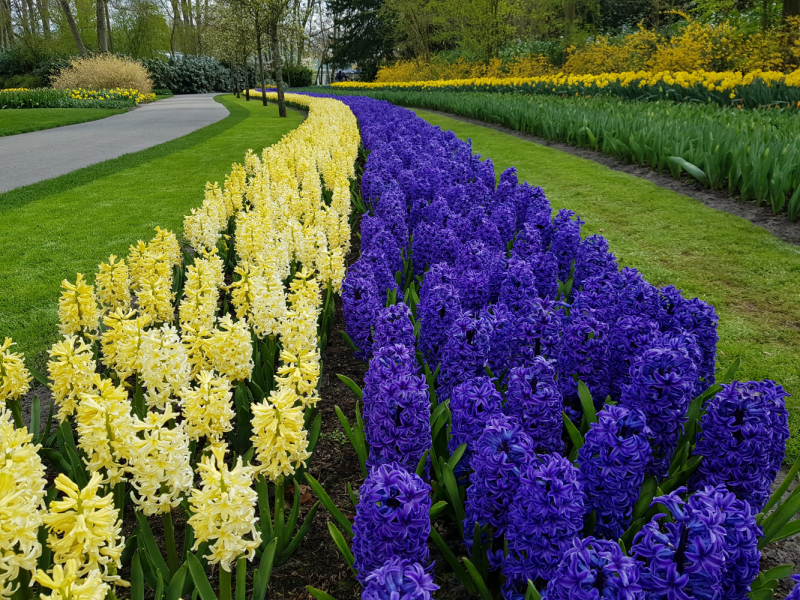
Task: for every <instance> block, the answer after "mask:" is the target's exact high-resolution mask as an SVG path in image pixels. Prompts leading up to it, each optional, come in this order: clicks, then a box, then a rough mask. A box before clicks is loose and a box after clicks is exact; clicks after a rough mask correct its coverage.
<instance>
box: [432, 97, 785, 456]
mask: <svg viewBox="0 0 800 600" xmlns="http://www.w3.org/2000/svg"><path fill="white" fill-rule="evenodd" d="M416 112H417V114H419V115H420V116H421V117H422V118H424V119H425V120H427V121H428V122H430V123H433V124H434V125H439V126H441V127H442V128H443V129H449V130H452V131H453V132H455V133H456V134H457V135H458V136H459V137H460V138H462V139H466V138H471V139H472V142H473V148H474V150H475V152H477V153H479V154H481V155H483V156H485V157H490V158H491V159H492V161H493V162H494V165H495V169H496V171H497V174H498V175H499V174H500V172H502V170H503V169H505V168H507V167H511V166H514V167H516V168H517V170H518V174H519V177H520V179H525V180H527V181H529V182H531V183H533V184H535V185H539V186H541V187H542V188H543V189H544V191H545V193H546V194H547V197H548V198H549V199H550V202H551V203H552V205H553V207H554V208H555V209H559V208H570V209H572V210H574V211H576V212H577V213H578V214H579V215H580V216H581V218H582V219H584V220H585V221H586V225H584V228H583V231H584V233H585V234H593V233H601V234H602V235H604V236H605V237H606V238H607V239H608V241H609V243H610V245H611V249H612V250H613V251H614V252H615V254H616V255H617V257H618V258H619V261H620V264H622V265H623V266H630V267H636V268H637V269H639V270H640V271H641V272H642V273H643V275H644V276H645V277H646V278H647V279H648V280H649V281H650V282H652V283H653V284H654V285H659V286H661V285H666V284H669V283H672V284H674V285H675V286H677V287H678V288H680V289H682V290H683V291H684V293H685V294H686V295H687V296H690V297H694V296H697V297H699V298H701V299H703V300H705V301H706V302H710V303H711V304H713V305H714V306H715V307H716V310H717V313H718V315H719V317H720V325H719V336H720V341H719V346H718V349H719V356H718V358H719V362H718V367H719V368H721V369H726V368H727V367H728V366H729V365H730V364H731V363H732V362H733V361H734V360H735V359H736V358H739V359H740V360H741V367H740V368H739V371H738V373H737V378H738V379H741V380H748V379H773V380H775V381H777V382H779V383H780V384H782V385H783V386H784V388H785V389H786V390H787V391H788V392H789V393H791V394H792V397H791V398H789V399H788V406H789V411H790V427H791V430H792V439H791V440H790V441H789V455H790V456H791V457H792V458H793V457H796V456H797V455H798V453H800V437H799V436H798V433H799V432H800V247H798V246H793V245H791V244H787V243H785V242H782V241H780V240H778V239H777V238H775V237H773V236H772V235H771V234H769V233H768V232H767V231H766V230H764V229H762V228H760V227H756V226H755V225H753V224H751V223H750V222H749V221H746V220H744V219H742V218H739V217H736V216H733V215H730V214H727V213H724V212H721V211H718V210H715V209H712V208H709V207H707V206H705V205H703V204H701V203H700V202H697V201H696V200H693V199H691V198H689V197H687V196H683V195H681V194H678V193H675V192H671V191H669V190H665V189H663V188H660V187H658V186H657V185H655V184H653V183H650V182H649V181H646V180H644V179H640V178H638V177H634V176H631V175H627V174H625V173H621V172H619V171H614V170H612V169H610V168H608V167H605V166H602V165H599V164H597V163H595V162H592V161H590V160H587V159H583V158H578V157H576V156H572V155H569V154H566V153H564V152H561V151H559V150H555V149H553V148H548V147H545V146H540V145H538V144H535V143H533V142H529V141H526V140H522V139H519V138H517V137H514V136H511V135H507V134H505V133H501V132H498V131H495V130H493V129H491V128H488V127H481V126H477V125H471V124H467V123H464V122H461V121H458V120H455V119H451V118H448V117H444V116H440V115H437V114H434V113H430V112H427V111H422V110H417V111H416Z"/></svg>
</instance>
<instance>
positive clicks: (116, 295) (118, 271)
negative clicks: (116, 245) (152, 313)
mask: <svg viewBox="0 0 800 600" xmlns="http://www.w3.org/2000/svg"><path fill="white" fill-rule="evenodd" d="M95 285H97V299H98V300H99V301H100V306H101V307H102V308H103V312H106V313H108V312H111V311H115V310H121V309H128V308H130V306H131V290H130V278H129V277H128V265H126V264H125V261H124V260H123V259H120V260H119V261H117V257H116V256H115V255H113V254H112V255H111V256H109V257H108V262H107V263H100V266H99V270H98V272H97V277H95Z"/></svg>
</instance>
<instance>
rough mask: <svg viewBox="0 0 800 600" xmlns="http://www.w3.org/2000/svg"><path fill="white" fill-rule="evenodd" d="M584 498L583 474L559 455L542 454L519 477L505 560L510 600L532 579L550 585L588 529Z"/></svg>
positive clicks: (505, 591)
mask: <svg viewBox="0 0 800 600" xmlns="http://www.w3.org/2000/svg"><path fill="white" fill-rule="evenodd" d="M583 513H584V497H583V490H581V484H580V482H579V481H578V470H577V469H576V468H575V466H574V465H573V464H572V463H571V462H569V461H568V460H567V459H566V458H564V457H562V456H559V455H557V454H542V455H539V456H537V457H536V459H535V460H533V461H531V462H530V463H528V464H527V465H526V467H525V469H524V470H523V471H522V473H520V477H519V485H518V487H517V493H516V496H515V497H514V503H513V504H512V505H511V510H510V513H509V517H508V518H509V523H513V524H514V526H513V527H508V530H507V532H506V541H507V543H508V555H507V556H506V557H505V558H504V560H503V574H504V575H505V576H506V584H505V586H504V588H503V596H504V597H505V598H507V599H510V598H512V597H513V596H515V595H516V594H519V593H523V594H524V592H525V587H526V586H527V582H528V580H529V579H530V580H531V581H534V582H536V581H537V580H539V581H541V580H544V581H547V580H549V579H552V578H553V577H554V576H555V574H556V569H557V568H558V565H559V563H560V562H561V560H562V559H563V558H564V553H565V552H566V551H567V549H568V548H569V547H570V546H571V545H572V543H573V541H574V540H575V539H576V538H577V537H578V536H579V535H580V532H581V529H582V528H583Z"/></svg>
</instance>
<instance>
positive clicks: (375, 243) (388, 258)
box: [361, 215, 403, 278]
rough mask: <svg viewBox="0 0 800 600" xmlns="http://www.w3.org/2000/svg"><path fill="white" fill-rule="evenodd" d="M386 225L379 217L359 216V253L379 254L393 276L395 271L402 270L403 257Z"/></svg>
mask: <svg viewBox="0 0 800 600" xmlns="http://www.w3.org/2000/svg"><path fill="white" fill-rule="evenodd" d="M387 225H388V224H387V223H386V222H384V220H383V219H381V218H380V217H370V216H369V215H364V216H363V217H361V254H362V256H364V255H368V254H369V255H374V256H380V257H381V258H382V261H381V262H383V263H384V264H385V265H386V267H387V269H388V270H389V273H390V274H391V275H392V278H394V274H395V273H397V272H398V271H400V272H402V271H403V257H402V254H401V252H400V246H398V245H397V240H396V239H395V237H394V236H393V235H392V234H391V233H390V232H389V231H388V230H387Z"/></svg>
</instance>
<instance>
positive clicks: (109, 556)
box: [43, 473, 125, 576]
mask: <svg viewBox="0 0 800 600" xmlns="http://www.w3.org/2000/svg"><path fill="white" fill-rule="evenodd" d="M101 483H102V477H101V476H100V474H99V473H92V476H91V478H90V479H89V482H88V483H87V484H86V487H85V488H83V489H80V488H79V487H78V486H77V485H76V484H75V483H73V482H72V480H70V478H69V477H67V476H66V475H64V474H63V473H61V474H60V475H59V476H58V477H56V480H55V486H56V488H57V489H58V490H59V491H61V493H62V494H64V497H63V498H62V499H61V500H53V501H52V502H51V503H50V509H49V511H48V512H47V514H46V515H45V516H44V519H43V521H44V524H45V526H46V527H47V530H48V532H49V533H48V536H47V545H48V546H49V547H50V549H51V550H52V551H53V561H54V562H55V563H57V564H64V563H66V562H67V561H68V560H70V559H73V560H76V561H78V563H79V565H80V568H79V569H78V573H79V574H80V576H84V575H86V574H88V573H91V572H92V571H100V573H101V574H102V575H104V576H105V575H111V576H113V575H114V572H115V571H116V569H119V568H120V566H121V565H120V556H121V555H122V550H123V549H124V547H125V543H124V539H123V537H122V534H121V532H122V521H120V520H119V515H118V511H117V509H116V508H114V498H113V494H108V495H106V496H101V495H99V491H100V485H101Z"/></svg>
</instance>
